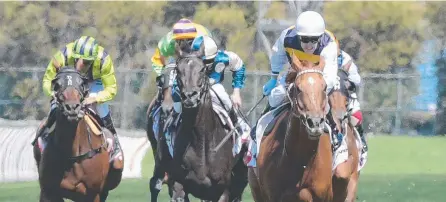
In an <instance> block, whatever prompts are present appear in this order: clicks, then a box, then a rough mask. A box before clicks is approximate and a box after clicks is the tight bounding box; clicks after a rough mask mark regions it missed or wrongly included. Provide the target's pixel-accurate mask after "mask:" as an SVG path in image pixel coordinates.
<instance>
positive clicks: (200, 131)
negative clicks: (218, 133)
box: [181, 92, 217, 151]
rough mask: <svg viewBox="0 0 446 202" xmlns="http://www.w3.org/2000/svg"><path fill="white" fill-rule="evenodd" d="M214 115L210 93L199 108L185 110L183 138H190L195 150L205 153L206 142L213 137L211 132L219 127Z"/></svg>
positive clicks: (183, 114) (205, 96)
mask: <svg viewBox="0 0 446 202" xmlns="http://www.w3.org/2000/svg"><path fill="white" fill-rule="evenodd" d="M214 115H215V114H214V111H213V109H212V100H211V97H210V93H209V92H207V93H206V95H204V97H203V98H202V102H201V103H200V105H199V106H198V107H197V108H194V109H187V108H183V112H182V116H183V117H184V118H183V119H182V124H181V125H182V126H181V127H182V131H181V132H182V136H183V135H185V136H189V137H188V140H189V141H190V142H191V143H192V144H193V148H194V149H195V150H200V151H205V147H206V142H209V141H210V139H211V138H212V137H213V134H212V132H211V131H213V130H214V129H215V127H217V125H216V119H215V117H214Z"/></svg>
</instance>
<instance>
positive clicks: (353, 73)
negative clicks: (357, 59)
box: [342, 51, 361, 86]
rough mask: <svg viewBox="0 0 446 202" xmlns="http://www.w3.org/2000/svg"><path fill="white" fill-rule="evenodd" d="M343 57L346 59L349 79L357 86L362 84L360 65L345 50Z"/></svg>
mask: <svg viewBox="0 0 446 202" xmlns="http://www.w3.org/2000/svg"><path fill="white" fill-rule="evenodd" d="M342 57H344V61H345V62H346V64H345V65H346V68H347V71H348V80H349V81H350V82H352V83H353V84H355V86H359V84H361V76H360V75H359V73H358V67H357V66H356V64H355V63H354V61H353V58H352V57H351V56H350V55H349V54H348V53H346V52H344V51H342Z"/></svg>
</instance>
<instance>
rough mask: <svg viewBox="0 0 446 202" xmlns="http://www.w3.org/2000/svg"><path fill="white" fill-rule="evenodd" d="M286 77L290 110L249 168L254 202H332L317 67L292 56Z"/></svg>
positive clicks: (329, 150) (324, 101) (329, 149)
mask: <svg viewBox="0 0 446 202" xmlns="http://www.w3.org/2000/svg"><path fill="white" fill-rule="evenodd" d="M292 61H293V62H292V64H291V66H292V69H293V70H294V71H292V72H290V73H289V74H288V75H287V83H288V84H290V86H289V87H288V91H287V93H288V97H289V100H290V102H291V109H289V110H287V111H285V112H284V113H283V114H282V115H279V118H278V120H277V122H276V124H275V125H274V128H273V129H272V131H271V132H270V133H269V134H268V135H267V136H264V137H263V139H262V141H261V143H260V150H259V154H258V156H257V167H256V168H249V174H248V176H249V177H248V178H249V185H250V187H251V192H252V195H253V197H254V200H255V201H256V202H279V201H281V202H288V201H289V202H295V201H312V202H313V201H314V202H318V201H319V202H329V201H332V198H333V193H332V147H331V143H330V136H329V134H328V133H327V132H325V129H324V128H325V121H324V120H325V110H326V105H327V96H326V92H325V91H326V84H325V81H324V78H323V72H322V70H323V67H324V61H323V58H321V61H320V63H319V65H317V66H315V65H314V64H313V63H310V62H307V61H299V59H297V58H296V56H295V55H292Z"/></svg>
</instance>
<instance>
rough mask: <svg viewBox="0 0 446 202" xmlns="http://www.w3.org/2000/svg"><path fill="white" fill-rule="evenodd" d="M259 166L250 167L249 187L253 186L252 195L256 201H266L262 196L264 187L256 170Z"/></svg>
mask: <svg viewBox="0 0 446 202" xmlns="http://www.w3.org/2000/svg"><path fill="white" fill-rule="evenodd" d="M254 169H257V168H249V169H248V182H249V187H250V188H251V195H252V198H253V199H254V201H256V202H264V201H265V199H264V198H263V197H262V196H263V194H262V189H261V187H260V183H259V180H258V179H257V175H256V173H255V170H254Z"/></svg>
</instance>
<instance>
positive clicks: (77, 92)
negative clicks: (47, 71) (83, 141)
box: [52, 67, 88, 121]
mask: <svg viewBox="0 0 446 202" xmlns="http://www.w3.org/2000/svg"><path fill="white" fill-rule="evenodd" d="M87 82H88V81H87V78H85V77H84V76H82V75H81V74H80V73H79V71H77V70H76V69H75V68H74V67H63V68H60V69H59V71H58V72H57V74H56V78H55V79H53V81H52V87H53V90H54V91H55V99H56V102H57V103H58V107H59V109H60V111H61V112H62V113H63V114H64V115H65V116H66V117H67V119H68V120H70V121H78V120H79V119H80V117H78V115H79V112H80V110H81V103H82V101H83V99H84V97H85V96H86V95H87V94H88V85H87V84H88V83H87Z"/></svg>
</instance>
